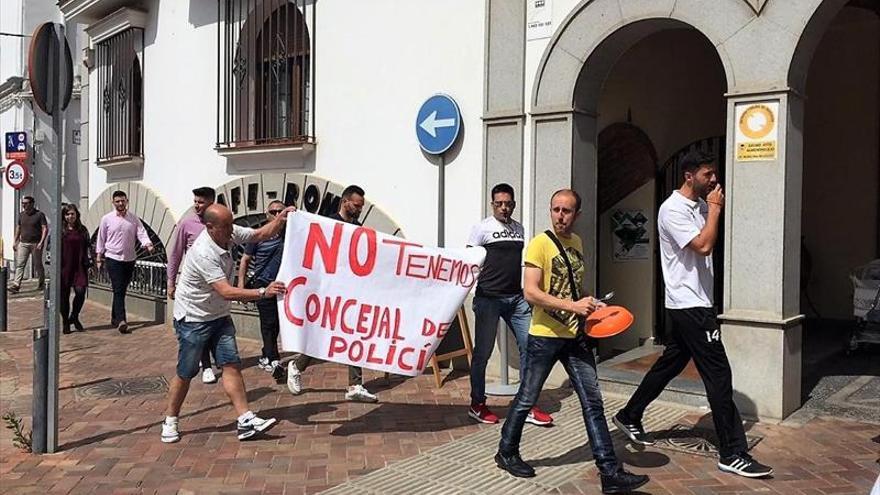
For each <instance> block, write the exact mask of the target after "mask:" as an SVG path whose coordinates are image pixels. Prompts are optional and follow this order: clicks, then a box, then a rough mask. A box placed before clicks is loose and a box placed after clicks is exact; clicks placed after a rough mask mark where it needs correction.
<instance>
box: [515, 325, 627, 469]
mask: <svg viewBox="0 0 880 495" xmlns="http://www.w3.org/2000/svg"><path fill="white" fill-rule="evenodd" d="M527 352H528V354H529V368H528V370H527V371H526V375H525V378H523V380H522V383H521V384H520V386H519V392H518V393H517V394H516V397H515V398H514V399H513V403H512V404H511V405H510V411H508V413H507V419H506V420H505V421H504V427H503V428H502V429H501V443H500V444H499V445H498V450H499V452H501V453H503V454H507V455H509V454H513V453H518V452H519V442H520V439H521V438H522V430H523V425H525V422H526V416H528V415H529V411H531V410H532V407H534V405H535V402H537V400H538V395H540V394H541V388H542V387H543V386H544V382H545V381H546V380H547V377H548V376H549V375H550V370H551V369H553V365H554V364H556V362H557V361H559V362H561V363H562V366H563V367H564V368H565V372H566V373H568V377H569V379H570V380H571V385H572V387H573V388H574V391H575V393H576V394H577V396H578V399H580V402H581V410H582V413H583V416H584V425H585V426H586V427H587V438H588V439H589V441H590V448H591V449H592V451H593V458H594V459H595V460H596V466H597V467H598V468H599V472H600V473H601V474H605V475H610V474H613V473H615V472H616V471H617V468H618V462H617V456H616V455H615V454H614V444H613V443H612V442H611V433H609V432H608V423H607V422H606V421H605V408H604V406H603V405H602V393H601V392H600V391H599V381H598V376H597V375H596V361H595V358H594V357H593V352H592V351H591V350H590V349H588V348H586V347H585V346H584V345H583V344H582V343H580V342H579V341H576V340H575V339H561V338H551V337H536V336H534V335H529V344H528V351H527Z"/></svg>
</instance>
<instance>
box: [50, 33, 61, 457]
mask: <svg viewBox="0 0 880 495" xmlns="http://www.w3.org/2000/svg"><path fill="white" fill-rule="evenodd" d="M55 31H56V36H57V39H58V47H57V50H56V52H55V53H54V54H52V56H53V57H57V58H56V59H55V63H54V64H52V66H53V67H54V74H53V75H54V76H55V77H54V80H55V84H54V85H53V98H52V129H53V130H54V131H55V157H54V160H53V163H52V168H53V171H52V172H53V176H54V181H53V183H54V184H53V188H52V195H51V197H50V204H51V206H50V208H49V211H50V212H51V215H52V217H53V218H52V222H51V229H52V230H51V232H52V233H51V235H52V241H51V242H52V247H51V252H50V256H51V263H52V264H51V270H52V271H51V276H50V277H49V284H50V285H49V291H50V298H49V305H48V307H47V308H46V310H47V311H49V373H48V384H47V385H48V389H49V390H48V394H47V395H48V397H47V401H46V423H47V424H46V430H47V431H46V440H47V441H46V451H47V452H49V453H53V452H55V451H57V450H58V355H59V351H60V349H59V345H60V343H61V342H60V338H59V337H60V336H59V334H60V333H61V332H60V328H59V327H60V325H59V323H60V322H59V316H60V314H59V312H58V308H59V305H58V303H59V301H60V300H61V233H62V230H61V229H62V222H63V220H64V219H63V218H62V216H61V168H62V167H63V166H64V164H63V163H62V160H63V153H64V111H63V110H62V105H63V101H62V100H63V99H64V95H63V94H62V91H63V90H62V84H63V79H62V78H63V64H64V60H65V51H64V50H65V49H66V45H65V37H64V36H65V35H64V26H63V25H61V24H56V25H55Z"/></svg>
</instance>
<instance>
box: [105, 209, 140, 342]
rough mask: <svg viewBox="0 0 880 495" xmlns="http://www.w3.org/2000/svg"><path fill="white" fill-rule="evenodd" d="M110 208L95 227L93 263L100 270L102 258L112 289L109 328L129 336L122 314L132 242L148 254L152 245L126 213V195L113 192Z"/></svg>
mask: <svg viewBox="0 0 880 495" xmlns="http://www.w3.org/2000/svg"><path fill="white" fill-rule="evenodd" d="M113 207H114V208H115V210H116V211H112V212H110V213H108V214H106V215H104V217H103V218H101V224H100V225H99V226H98V241H97V245H96V246H95V256H96V260H95V264H96V265H97V267H98V270H100V269H101V268H102V267H103V265H104V259H105V258H106V261H107V275H109V276H110V285H111V286H112V287H113V309H112V311H111V314H110V325H111V326H114V327H116V329H117V330H119V333H130V331H129V329H128V321H127V320H128V317H127V316H126V312H125V294H126V293H127V292H128V284H129V283H131V277H132V275H134V264H135V260H136V258H137V250H136V242H137V241H140V243H141V246H143V247H144V248H145V249H146V250H147V251H149V252H151V253H152V252H153V243H152V242H151V241H150V238H149V237H148V236H147V230H146V229H145V228H144V225H143V224H142V223H141V220H140V219H139V218H138V217H137V216H136V215H135V214H134V213H132V212H130V211H128V195H126V194H125V192H124V191H116V192H114V193H113Z"/></svg>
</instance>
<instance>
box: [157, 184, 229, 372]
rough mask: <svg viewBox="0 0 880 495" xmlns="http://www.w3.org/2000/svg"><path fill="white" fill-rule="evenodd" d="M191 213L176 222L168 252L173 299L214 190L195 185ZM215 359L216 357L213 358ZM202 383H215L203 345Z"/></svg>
mask: <svg viewBox="0 0 880 495" xmlns="http://www.w3.org/2000/svg"><path fill="white" fill-rule="evenodd" d="M192 193H193V213H195V215H189V216H187V217H186V218H184V219H183V220H181V221H180V223H178V224H177V230H175V231H174V244H173V246H174V247H172V248H171V252H169V253H168V266H167V273H168V297H169V298H171V299H174V292H175V291H176V290H177V272H178V270H179V269H180V263H181V262H182V261H183V257H184V256H186V252H187V251H189V248H191V247H192V245H193V242H195V240H196V237H198V236H199V234H201V233H202V231H203V230H205V210H206V209H207V208H208V207H209V206H211V205H212V204H214V199H215V198H216V192H215V191H214V189H212V188H210V187H197V188H195V189H193V192H192ZM215 360H216V359H215ZM201 367H202V383H216V382H217V376H216V375H215V374H214V369H213V368H212V367H211V349H210V347H205V351H204V352H203V353H202V359H201Z"/></svg>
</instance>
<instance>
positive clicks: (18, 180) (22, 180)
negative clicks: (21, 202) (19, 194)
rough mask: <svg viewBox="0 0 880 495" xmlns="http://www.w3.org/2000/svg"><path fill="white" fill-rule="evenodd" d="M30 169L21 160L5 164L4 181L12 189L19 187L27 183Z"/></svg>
mask: <svg viewBox="0 0 880 495" xmlns="http://www.w3.org/2000/svg"><path fill="white" fill-rule="evenodd" d="M29 176H30V171H29V170H28V168H27V165H25V164H24V163H21V162H12V163H10V164H9V165H7V166H6V183H7V184H9V185H10V187H12V188H13V189H21V188H22V187H24V186H25V184H27V181H28V177H29Z"/></svg>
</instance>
